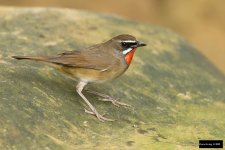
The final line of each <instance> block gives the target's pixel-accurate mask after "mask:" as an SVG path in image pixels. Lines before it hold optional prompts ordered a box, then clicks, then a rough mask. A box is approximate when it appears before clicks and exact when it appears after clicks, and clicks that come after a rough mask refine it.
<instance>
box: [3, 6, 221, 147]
mask: <svg viewBox="0 0 225 150" xmlns="http://www.w3.org/2000/svg"><path fill="white" fill-rule="evenodd" d="M0 18H1V19H0V149H23V150H26V149H29V150H30V149H46V150H48V149H54V150H57V149H60V150H61V149H91V148H93V149H176V148H177V149H198V140H199V139H223V140H225V134H224V131H225V113H224V110H225V78H224V76H223V75H222V74H221V73H220V72H219V71H218V70H217V69H216V68H215V67H214V66H213V65H212V64H211V63H210V62H209V61H208V60H207V59H206V58H205V57H203V56H202V55H201V54H200V53H199V52H198V51H196V50H195V49H194V48H193V47H191V46H190V45H189V44H188V43H187V41H185V40H184V39H183V38H182V37H180V36H179V35H177V34H176V33H174V32H172V31H170V30H168V29H164V28H161V27H158V26H154V25H149V24H145V23H140V22H137V21H132V20H127V19H124V18H120V17H115V16H110V15H105V14H97V13H92V12H85V11H78V10H69V9H52V8H51V9H50V8H6V7H1V8H0ZM121 33H129V34H132V35H135V36H136V37H137V38H138V39H140V40H142V41H144V42H145V43H147V44H148V46H146V47H143V48H142V49H139V50H138V51H137V52H136V55H135V57H134V60H133V62H132V64H131V66H130V68H129V69H128V71H127V72H126V73H125V74H124V75H123V76H121V77H120V78H118V79H117V80H115V81H113V82H108V83H104V84H93V85H90V86H89V88H91V89H94V90H96V91H99V92H103V93H107V94H109V95H112V96H114V97H119V98H120V101H123V102H126V103H129V104H131V105H132V108H118V107H115V106H113V105H112V104H111V103H107V102H102V101H99V100H98V97H96V96H93V95H92V94H90V93H85V95H86V96H87V97H88V98H89V99H90V101H91V103H92V104H93V105H94V106H95V107H96V108H97V109H98V111H99V112H100V113H106V116H107V117H109V118H113V119H116V121H114V122H104V123H102V122H99V121H98V120H97V119H96V118H95V117H93V116H91V115H88V114H85V113H84V107H85V103H84V102H83V100H82V99H81V98H80V96H78V94H76V93H75V84H76V81H73V80H71V79H70V78H68V77H67V76H65V75H63V74H61V73H60V72H58V71H56V70H54V69H52V68H51V66H49V65H47V64H45V63H37V62H32V61H17V60H14V59H12V58H11V56H12V55H54V54H57V53H60V52H63V51H65V50H73V49H78V48H82V47H86V46H90V45H92V44H95V43H99V42H102V41H105V40H108V39H109V38H111V37H113V36H116V35H118V34H121Z"/></svg>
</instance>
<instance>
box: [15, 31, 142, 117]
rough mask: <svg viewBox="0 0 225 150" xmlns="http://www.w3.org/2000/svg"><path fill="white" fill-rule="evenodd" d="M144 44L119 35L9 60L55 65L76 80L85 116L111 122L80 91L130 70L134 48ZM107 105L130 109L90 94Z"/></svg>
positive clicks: (102, 95)
mask: <svg viewBox="0 0 225 150" xmlns="http://www.w3.org/2000/svg"><path fill="white" fill-rule="evenodd" d="M141 46H146V44H144V43H142V42H140V41H137V40H136V38H135V37H134V36H131V35H128V34H122V35H118V36H116V37H114V38H112V39H110V40H109V41H106V42H104V43H101V44H96V45H93V46H90V47H88V48H84V49H79V50H74V51H66V52H63V53H61V54H58V55H55V56H37V57H36V56H12V57H13V58H15V59H19V60H21V59H29V60H36V61H43V62H48V63H52V64H54V66H56V68H57V69H59V70H60V71H61V72H63V73H66V74H68V75H70V76H72V77H73V78H75V79H77V80H78V84H77V86H76V91H77V93H78V94H79V95H80V96H81V97H82V98H83V100H84V101H85V102H86V104H87V105H88V106H89V108H90V110H86V109H85V112H87V113H89V114H92V115H95V116H96V117H97V118H98V119H99V120H101V121H104V120H106V121H113V120H112V119H108V118H106V117H104V116H103V115H100V114H99V113H98V112H97V110H96V109H95V107H94V106H93V105H92V104H91V103H90V102H89V101H88V100H87V98H86V97H85V96H84V95H83V93H82V90H83V88H84V87H85V86H86V85H87V84H88V83H91V82H105V81H107V80H112V79H115V78H117V77H118V76H120V75H121V74H123V73H124V72H125V71H126V70H127V68H128V67H129V65H130V63H131V60H132V58H133V55H134V52H135V51H136V48H137V47H141ZM88 92H90V93H93V94H96V95H98V96H100V97H102V98H103V100H104V101H110V102H112V103H113V104H114V105H116V106H119V105H124V106H129V105H127V104H125V103H122V102H119V101H117V100H115V99H113V98H111V97H110V96H107V95H105V94H101V93H98V92H95V91H89V90H88Z"/></svg>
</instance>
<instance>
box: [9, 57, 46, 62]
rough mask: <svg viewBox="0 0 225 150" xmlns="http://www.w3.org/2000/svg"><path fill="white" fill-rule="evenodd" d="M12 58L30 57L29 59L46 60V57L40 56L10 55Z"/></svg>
mask: <svg viewBox="0 0 225 150" xmlns="http://www.w3.org/2000/svg"><path fill="white" fill-rule="evenodd" d="M12 58H15V59H18V60H22V59H30V60H36V61H46V62H47V61H48V58H47V57H41V56H37V57H36V56H12Z"/></svg>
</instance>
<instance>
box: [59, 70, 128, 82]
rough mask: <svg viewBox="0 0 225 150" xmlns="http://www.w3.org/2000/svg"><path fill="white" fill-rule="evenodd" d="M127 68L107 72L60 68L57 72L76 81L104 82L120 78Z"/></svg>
mask: <svg viewBox="0 0 225 150" xmlns="http://www.w3.org/2000/svg"><path fill="white" fill-rule="evenodd" d="M126 69H127V68H124V67H123V68H120V67H119V68H116V69H108V70H96V69H87V68H76V67H61V68H60V69H59V70H60V71H61V72H63V73H66V74H68V75H70V76H71V77H73V78H75V79H77V80H83V81H87V82H105V81H107V80H112V79H115V78H116V77H118V76H120V75H121V74H122V73H123V72H124V71H125V70H126Z"/></svg>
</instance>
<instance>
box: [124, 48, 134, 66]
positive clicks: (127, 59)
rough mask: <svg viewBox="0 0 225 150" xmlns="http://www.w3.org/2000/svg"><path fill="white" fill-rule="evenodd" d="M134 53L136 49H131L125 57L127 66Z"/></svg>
mask: <svg viewBox="0 0 225 150" xmlns="http://www.w3.org/2000/svg"><path fill="white" fill-rule="evenodd" d="M135 51H136V48H134V49H132V50H131V51H130V52H129V53H128V54H127V55H126V56H125V60H126V63H127V64H128V65H130V63H131V60H132V58H133V56H134V52H135Z"/></svg>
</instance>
